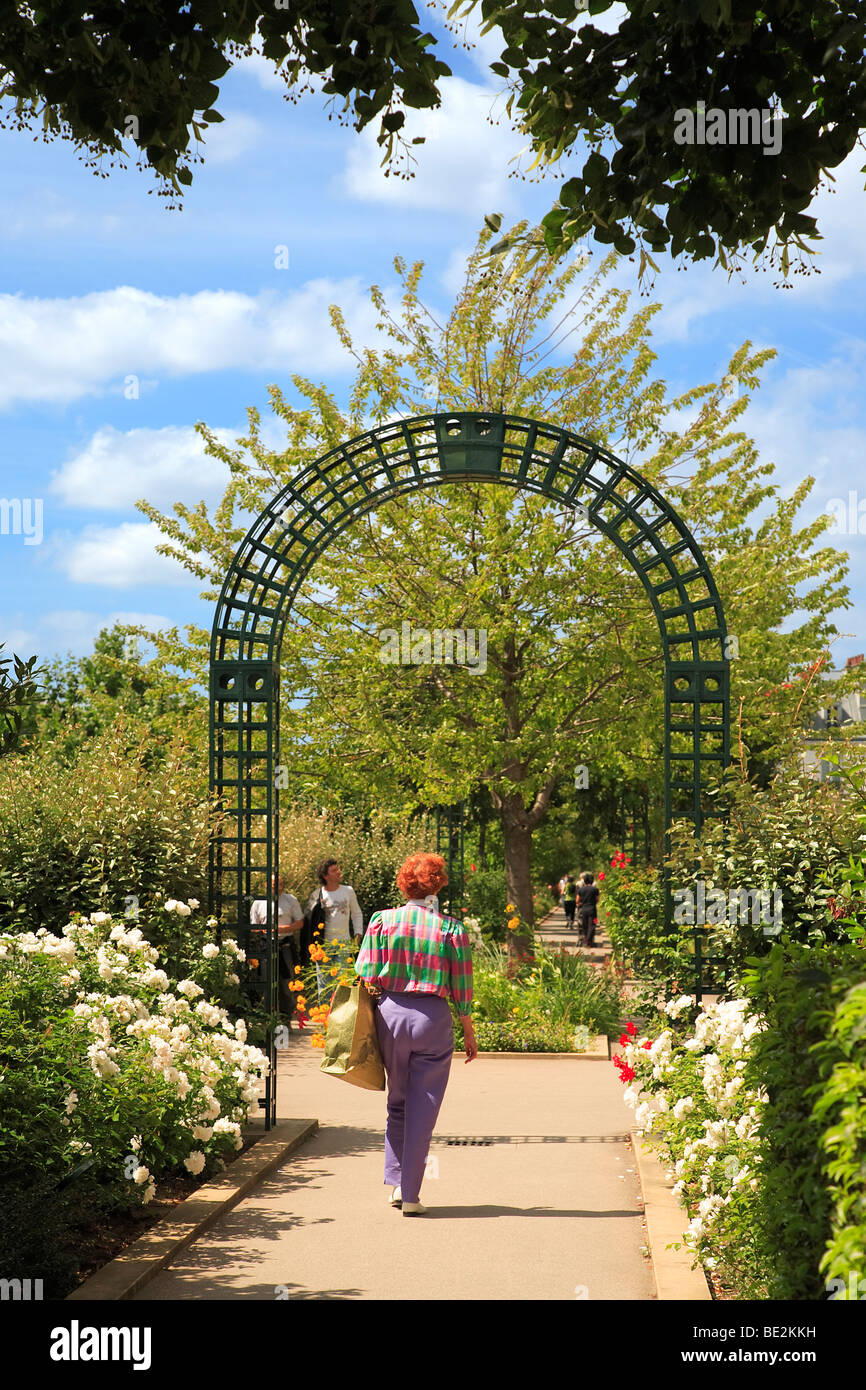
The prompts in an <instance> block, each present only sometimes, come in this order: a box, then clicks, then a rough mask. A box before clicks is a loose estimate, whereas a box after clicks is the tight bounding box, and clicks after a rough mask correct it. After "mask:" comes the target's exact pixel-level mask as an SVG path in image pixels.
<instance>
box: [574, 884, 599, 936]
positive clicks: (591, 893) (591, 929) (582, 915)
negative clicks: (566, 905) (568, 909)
mask: <svg viewBox="0 0 866 1390" xmlns="http://www.w3.org/2000/svg"><path fill="white" fill-rule="evenodd" d="M597 907H598V889H597V888H596V886H595V882H594V875H593V874H584V876H583V883H582V884H581V885H580V887H579V888H578V890H577V926H578V943H579V945H581V946H591V945H592V943H593V939H594V937H595V914H596V909H597Z"/></svg>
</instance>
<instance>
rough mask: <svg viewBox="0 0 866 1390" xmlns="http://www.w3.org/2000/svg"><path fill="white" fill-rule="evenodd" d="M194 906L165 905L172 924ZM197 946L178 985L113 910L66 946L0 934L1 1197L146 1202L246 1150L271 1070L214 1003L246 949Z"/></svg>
mask: <svg viewBox="0 0 866 1390" xmlns="http://www.w3.org/2000/svg"><path fill="white" fill-rule="evenodd" d="M197 907H198V904H197V903H196V902H195V900H191V901H190V902H188V903H178V902H176V901H174V900H171V899H170V900H169V902H167V903H166V904H165V910H168V911H172V912H175V913H177V915H178V917H179V918H181V919H183V918H186V917H188V916H189V915H190V914H192V913H194V912H195V911H196V909H197ZM181 909H183V910H182V911H181ZM209 926H210V928H211V929H214V928H215V927H216V922H215V921H214V920H213V919H210V922H209ZM195 950H196V952H197V953H198V958H197V960H195V961H193V962H192V963H190V961H189V959H187V960H186V961H185V969H186V971H187V974H188V978H185V979H182V980H180V981H178V982H176V983H175V982H174V981H172V980H171V978H170V977H169V975H168V973H167V972H166V971H165V970H163V969H161V968H160V965H159V959H160V958H159V953H158V951H157V950H156V948H155V947H154V946H152V945H150V944H149V942H148V941H147V939H146V937H145V934H144V932H143V931H142V929H141V927H139V926H138V925H132V924H131V923H130V921H129V920H122V921H117V920H115V919H114V918H113V917H112V916H111V915H110V914H109V913H105V912H95V913H92V914H91V915H90V916H89V917H81V916H76V917H74V918H73V920H72V921H71V922H70V923H69V924H68V925H67V926H66V927H64V929H63V934H62V936H57V935H55V934H53V933H51V932H49V931H47V930H46V929H44V928H40V929H38V930H36V931H25V932H20V933H6V934H3V935H0V1040H2V1041H0V1052H2V1060H3V1063H4V1065H3V1068H2V1070H0V1115H2V1117H3V1118H2V1121H0V1171H2V1173H3V1182H2V1188H3V1192H2V1194H0V1195H2V1196H6V1195H7V1194H8V1193H9V1192H11V1191H12V1190H13V1189H14V1190H17V1191H18V1192H20V1191H22V1190H26V1188H27V1186H28V1184H29V1183H32V1182H36V1183H38V1184H40V1185H41V1186H42V1187H43V1188H45V1189H46V1191H50V1190H53V1189H54V1188H57V1189H59V1190H61V1191H65V1190H76V1191H79V1190H80V1191H81V1192H82V1193H83V1192H87V1193H89V1194H90V1198H91V1199H92V1201H95V1202H96V1205H97V1206H101V1207H103V1208H104V1207H106V1206H107V1207H112V1206H117V1205H123V1204H127V1205H135V1204H147V1203H148V1202H150V1201H151V1200H152V1199H153V1196H154V1192H155V1188H156V1183H157V1181H158V1180H159V1179H160V1178H162V1177H163V1176H167V1175H170V1174H174V1175H181V1174H187V1173H191V1174H193V1175H196V1176H197V1175H199V1174H202V1173H207V1172H211V1171H213V1170H215V1169H218V1168H220V1167H222V1166H223V1164H224V1162H225V1160H226V1159H227V1158H229V1157H231V1156H232V1155H233V1154H234V1153H235V1152H236V1151H237V1150H238V1149H239V1148H240V1147H241V1146H242V1142H243V1141H242V1138H241V1130H242V1125H243V1123H244V1121H245V1120H246V1119H247V1118H248V1117H252V1116H254V1115H256V1114H258V1113H260V1111H259V1106H258V1100H259V1097H260V1096H262V1095H263V1094H264V1088H265V1076H266V1072H267V1067H268V1060H267V1056H266V1054H265V1053H264V1052H263V1051H261V1050H260V1049H259V1048H258V1047H255V1046H252V1045H251V1044H250V1043H249V1042H248V1040H247V1024H246V1022H245V1021H244V1019H243V1018H241V1017H239V1016H237V1009H236V1008H232V1010H231V1013H230V1012H229V1010H228V1009H227V1008H226V1007H225V1006H224V1002H221V1001H225V1000H226V999H231V998H232V996H234V998H235V1000H236V1001H238V1002H239V1000H240V994H239V990H238V985H239V977H238V974H237V968H238V963H239V961H242V960H243V953H242V952H241V951H240V950H239V948H238V947H237V945H236V944H235V943H234V942H233V941H226V942H224V943H223V944H222V945H221V946H220V945H217V944H216V943H215V942H208V943H207V944H206V945H205V946H204V947H203V948H202V947H201V946H200V945H199V944H198V942H196V945H195ZM193 976H194V977H195V978H193ZM70 1183H72V1189H69V1184H70ZM76 1184H78V1185H80V1186H77V1185H76Z"/></svg>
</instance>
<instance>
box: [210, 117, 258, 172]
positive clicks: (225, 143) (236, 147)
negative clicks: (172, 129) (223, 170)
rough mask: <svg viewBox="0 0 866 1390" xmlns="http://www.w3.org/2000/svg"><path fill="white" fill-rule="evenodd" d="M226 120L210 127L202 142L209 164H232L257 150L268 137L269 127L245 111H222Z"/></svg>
mask: <svg viewBox="0 0 866 1390" xmlns="http://www.w3.org/2000/svg"><path fill="white" fill-rule="evenodd" d="M220 115H222V116H225V120H224V121H221V122H219V123H217V124H215V125H208V127H207V136H206V138H205V140H204V141H203V142H202V145H203V149H202V153H203V154H204V157H205V162H206V163H207V164H231V163H233V162H234V160H236V159H239V158H240V156H241V155H242V154H246V153H247V152H248V151H249V150H253V149H255V148H256V147H257V146H258V145H260V144H261V143H262V142H263V141H264V140H265V139H266V138H267V136H268V134H269V131H268V127H267V126H266V125H265V124H264V123H263V122H262V121H257V120H256V118H255V116H249V115H247V113H246V112H244V111H231V112H229V113H228V114H226V112H224V111H221V112H220Z"/></svg>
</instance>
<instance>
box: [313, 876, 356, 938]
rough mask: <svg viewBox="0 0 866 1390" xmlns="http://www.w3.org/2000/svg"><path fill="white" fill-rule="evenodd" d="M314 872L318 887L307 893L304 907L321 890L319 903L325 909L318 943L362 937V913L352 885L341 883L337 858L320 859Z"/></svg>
mask: <svg viewBox="0 0 866 1390" xmlns="http://www.w3.org/2000/svg"><path fill="white" fill-rule="evenodd" d="M316 873H317V877H318V880H319V883H320V884H321V888H317V889H316V891H315V892H314V893H313V894H312V895H311V897H310V901H309V904H308V906H309V907H310V908H312V907H313V906H314V904H315V902H316V900H317V898H318V896H319V893H320V892H321V895H322V906H323V908H324V909H325V925H324V930H323V931H322V943H323V944H327V942H329V941H351V940H352V938H353V937H355V936H363V935H364V916H363V913H362V912H361V909H360V907H359V906H358V899H357V898H356V896H355V890H354V888H352V887H351V885H350V884H348V883H343V882H342V872H341V869H340V865H339V863H338V862H337V860H336V859H323V860H322V862H321V864H320V865H319V867H318V869H317V871H316Z"/></svg>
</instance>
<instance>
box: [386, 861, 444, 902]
mask: <svg viewBox="0 0 866 1390" xmlns="http://www.w3.org/2000/svg"><path fill="white" fill-rule="evenodd" d="M447 882H448V870H447V869H446V867H445V860H444V859H443V858H442V856H441V854H410V855H409V858H408V859H405V860H404V861H403V863H402V864H401V865H400V867H399V869H398V870H397V887H398V888H399V889H400V892H401V893H403V894H404V896H405V897H407V898H426V897H427V895H428V894H429V893H438V892H439V889H440V888H444V887H445V884H446V883H447Z"/></svg>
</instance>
